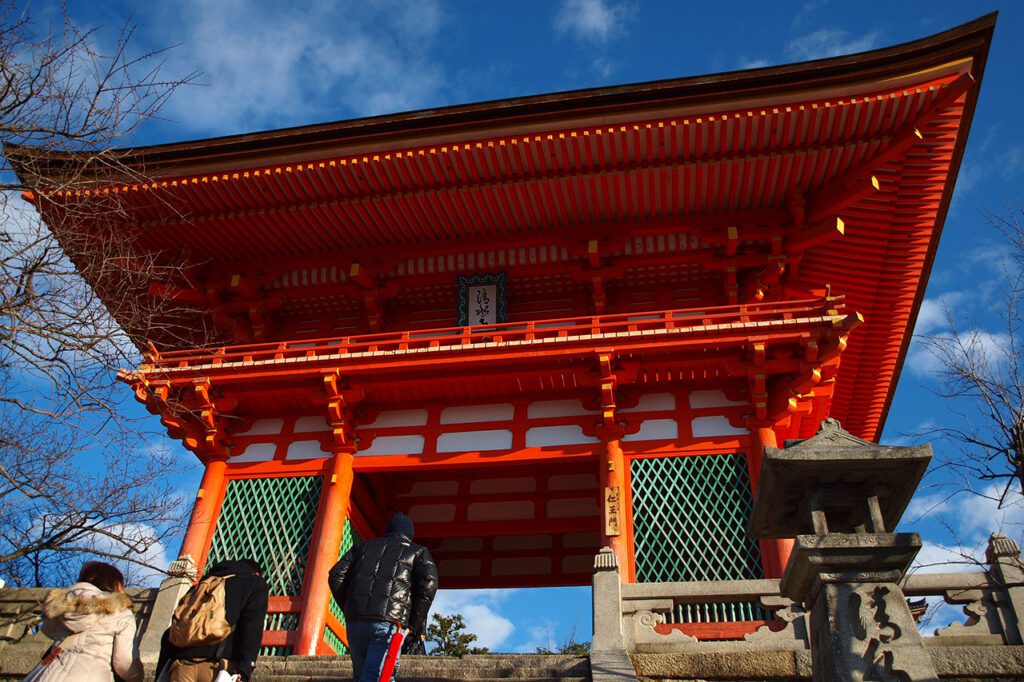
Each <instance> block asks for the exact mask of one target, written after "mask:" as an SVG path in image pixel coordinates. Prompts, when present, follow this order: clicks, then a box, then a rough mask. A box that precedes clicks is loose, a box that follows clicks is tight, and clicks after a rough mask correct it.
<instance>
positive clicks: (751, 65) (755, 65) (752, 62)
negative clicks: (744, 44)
mask: <svg viewBox="0 0 1024 682" xmlns="http://www.w3.org/2000/svg"><path fill="white" fill-rule="evenodd" d="M769 64H771V62H769V61H768V60H767V59H763V58H760V57H757V58H754V59H748V58H747V57H746V56H741V57H740V64H739V68H741V69H760V68H762V67H765V66H768V65H769Z"/></svg>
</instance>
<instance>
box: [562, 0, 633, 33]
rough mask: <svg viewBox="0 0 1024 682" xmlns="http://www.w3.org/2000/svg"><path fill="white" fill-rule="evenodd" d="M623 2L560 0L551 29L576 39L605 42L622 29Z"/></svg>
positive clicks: (624, 9) (624, 14) (623, 27)
mask: <svg viewBox="0 0 1024 682" xmlns="http://www.w3.org/2000/svg"><path fill="white" fill-rule="evenodd" d="M626 19H627V10H626V6H625V5H624V4H621V3H619V4H617V3H614V2H608V1H607V0H562V4H561V6H560V7H559V9H558V12H557V14H556V15H555V28H556V29H557V30H558V31H559V32H560V33H569V34H571V35H572V36H574V37H575V38H576V39H578V40H584V41H589V42H594V43H606V42H608V41H609V40H610V39H611V38H614V37H617V36H618V35H619V34H621V33H623V32H624V31H625V22H626Z"/></svg>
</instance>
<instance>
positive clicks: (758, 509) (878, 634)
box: [748, 419, 939, 682]
mask: <svg viewBox="0 0 1024 682" xmlns="http://www.w3.org/2000/svg"><path fill="white" fill-rule="evenodd" d="M930 460H931V447H930V446H917V447H882V446H879V445H877V444H875V443H870V442H868V441H865V440H862V439H860V438H857V437H855V436H853V435H851V434H850V433H848V432H846V431H844V430H843V429H842V428H841V427H840V426H839V423H838V422H836V421H835V420H832V419H827V420H825V421H824V422H822V425H821V428H820V430H819V431H818V434H817V435H816V436H814V437H813V438H810V439H808V440H805V441H800V442H797V443H787V447H786V448H785V449H781V450H780V449H778V448H771V447H769V448H766V449H765V457H764V463H763V469H762V474H761V480H760V484H759V487H758V495H757V502H756V503H755V505H754V512H753V514H752V515H751V518H750V524H749V525H748V530H749V532H750V534H751V535H752V536H754V537H759V538H761V537H769V538H772V537H774V538H778V537H793V536H796V544H795V546H794V548H793V553H792V554H791V555H790V557H789V561H788V563H787V565H786V570H785V573H784V574H783V576H782V581H781V583H780V585H779V588H780V591H781V592H782V594H783V595H785V596H787V597H789V598H791V599H794V600H796V601H802V602H804V604H805V605H806V607H807V609H808V611H809V612H810V627H811V633H810V643H811V661H812V672H813V679H814V680H815V682H841V681H842V682H862V681H864V680H900V681H902V682H938V679H939V678H938V675H937V674H936V672H935V668H934V666H933V665H932V661H931V657H930V656H929V655H928V651H927V650H926V649H925V647H924V640H923V639H922V637H921V634H920V633H919V632H918V630H917V624H916V622H915V621H914V617H913V615H912V614H911V613H910V608H909V606H908V605H907V601H906V598H905V597H904V595H903V591H902V590H901V588H900V585H899V583H900V581H901V580H902V579H903V576H904V574H905V573H906V571H907V569H908V568H909V567H910V564H911V562H912V561H913V560H914V557H915V556H917V552H918V550H920V549H921V539H920V537H919V536H918V535H917V533H891V532H888V531H889V530H890V529H892V528H895V527H896V524H897V523H898V522H899V519H900V517H901V516H902V515H903V511H904V509H906V507H907V504H908V503H909V502H910V498H911V496H912V495H913V494H914V490H915V489H916V488H917V484H918V482H919V481H920V480H921V476H922V475H924V472H925V469H927V466H928V462H929V461H930Z"/></svg>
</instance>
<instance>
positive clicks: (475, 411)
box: [441, 403, 515, 424]
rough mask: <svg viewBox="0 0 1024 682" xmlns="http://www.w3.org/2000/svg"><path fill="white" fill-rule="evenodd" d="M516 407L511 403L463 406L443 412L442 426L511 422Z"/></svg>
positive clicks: (448, 408) (447, 408)
mask: <svg viewBox="0 0 1024 682" xmlns="http://www.w3.org/2000/svg"><path fill="white" fill-rule="evenodd" d="M514 413H515V407H513V406H512V405H511V404H509V403H498V404H495V405H462V406H460V407H446V408H445V409H444V410H442V411H441V423H442V424H473V423H476V422H500V421H510V420H511V419H512V415H513V414H514Z"/></svg>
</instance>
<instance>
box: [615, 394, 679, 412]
mask: <svg viewBox="0 0 1024 682" xmlns="http://www.w3.org/2000/svg"><path fill="white" fill-rule="evenodd" d="M674 409H676V397H675V396H674V395H672V394H671V393H646V394H644V395H642V396H640V400H639V401H638V402H637V404H636V407H624V408H622V409H620V410H619V412H655V411H657V410H674Z"/></svg>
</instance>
